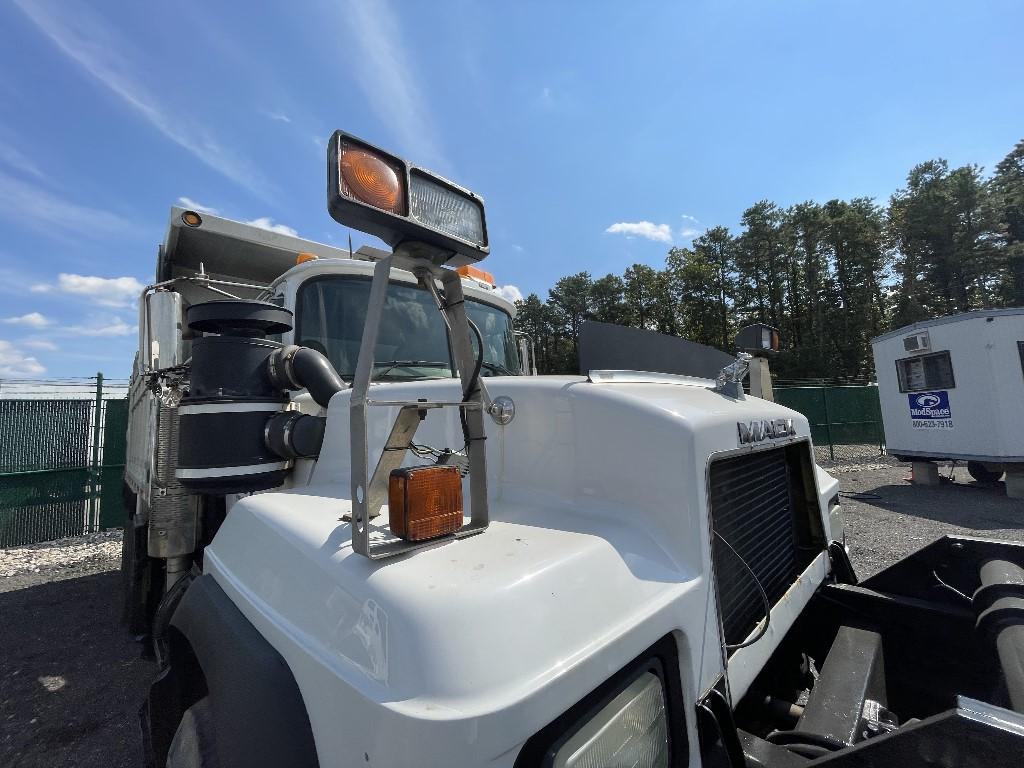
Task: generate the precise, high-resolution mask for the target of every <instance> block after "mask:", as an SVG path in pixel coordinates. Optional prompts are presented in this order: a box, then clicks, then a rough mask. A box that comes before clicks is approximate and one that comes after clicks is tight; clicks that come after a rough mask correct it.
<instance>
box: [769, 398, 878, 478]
mask: <svg viewBox="0 0 1024 768" xmlns="http://www.w3.org/2000/svg"><path fill="white" fill-rule="evenodd" d="M774 391H775V401H776V402H778V403H780V404H781V405H784V406H786V407H787V408H792V409H793V410H794V411H799V412H800V413H802V414H803V415H804V416H806V417H807V420H808V421H809V422H810V426H811V439H812V440H813V441H814V450H815V454H816V456H815V457H816V458H817V460H818V461H847V460H851V459H869V458H871V457H873V456H881V455H883V454H884V453H885V432H884V430H883V428H882V408H881V403H880V401H879V399H878V387H876V386H872V385H868V386H826V387H776V388H775V390H774Z"/></svg>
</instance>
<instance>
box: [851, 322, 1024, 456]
mask: <svg viewBox="0 0 1024 768" xmlns="http://www.w3.org/2000/svg"><path fill="white" fill-rule="evenodd" d="M871 345H872V349H873V351H874V357H875V371H876V373H877V376H878V395H879V398H880V400H881V406H882V421H883V424H884V426H885V442H886V448H887V451H888V453H889V454H890V455H893V456H899V457H906V458H908V459H909V458H916V459H934V460H941V459H957V460H966V461H975V462H984V463H993V464H1000V465H1006V464H1012V463H1017V462H1024V307H1016V308H1011V309H987V310H976V311H974V312H965V313H963V314H959V315H951V316H949V317H940V318H936V319H934V320H927V321H923V322H920V323H915V324H913V325H908V326H905V327H903V328H899V329H897V330H895V331H891V332H889V333H886V334H884V335H882V336H879V337H877V338H875V339H872V341H871Z"/></svg>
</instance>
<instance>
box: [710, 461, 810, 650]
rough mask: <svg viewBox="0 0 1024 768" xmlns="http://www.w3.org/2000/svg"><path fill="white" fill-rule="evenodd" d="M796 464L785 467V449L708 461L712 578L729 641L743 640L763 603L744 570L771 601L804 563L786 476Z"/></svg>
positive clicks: (757, 620) (789, 582)
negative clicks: (709, 464)
mask: <svg viewBox="0 0 1024 768" xmlns="http://www.w3.org/2000/svg"><path fill="white" fill-rule="evenodd" d="M797 466H799V464H797V465H796V466H792V467H791V465H790V462H789V461H788V460H787V452H786V449H785V448H777V449H774V450H768V451H761V452H758V453H748V454H744V455H742V456H735V457H733V458H728V459H720V460H718V461H715V462H713V463H712V464H711V476H710V491H711V496H710V503H711V524H712V528H713V530H714V532H715V534H717V535H714V534H713V535H712V542H713V552H714V558H715V579H716V585H717V588H718V600H719V606H720V610H721V612H722V623H723V626H724V628H725V642H726V643H727V644H729V645H735V644H737V643H741V642H743V640H744V639H745V638H746V637H747V635H749V634H750V632H751V631H752V630H753V629H754V627H755V626H756V625H757V623H758V622H759V621H760V620H761V619H762V618H764V601H763V600H762V598H761V593H760V590H758V588H757V583H756V582H755V581H754V579H753V578H752V577H751V574H750V571H751V570H752V571H753V572H754V574H755V575H756V576H757V580H758V581H760V582H761V586H762V587H764V590H765V592H767V594H768V599H769V601H770V602H771V604H772V605H774V604H775V603H776V602H778V601H779V599H780V598H781V597H782V596H783V595H784V594H785V593H786V590H787V589H789V587H790V585H792V584H793V582H794V581H796V577H797V575H798V573H797V569H798V567H799V568H803V567H805V566H806V565H807V563H806V562H802V561H803V560H805V558H804V557H803V556H802V555H801V554H800V550H799V549H798V547H797V531H796V520H795V515H794V499H793V490H792V488H793V485H792V483H791V479H790V472H791V471H795V470H796V467H797ZM722 539H725V541H727V542H729V545H728V546H727V545H726V544H725V543H723V541H722ZM730 547H731V549H730ZM733 550H735V551H733ZM740 558H742V561H741V560H740ZM744 562H745V563H746V564H747V566H749V567H750V570H747V568H746V567H745V566H744V565H743V563H744Z"/></svg>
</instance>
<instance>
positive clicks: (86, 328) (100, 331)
mask: <svg viewBox="0 0 1024 768" xmlns="http://www.w3.org/2000/svg"><path fill="white" fill-rule="evenodd" d="M64 330H65V332H66V333H68V334H71V335H73V336H130V335H132V334H134V333H135V331H136V326H134V325H129V324H128V323H126V322H125V321H124V320H122V319H121V318H119V317H110V318H103V319H101V320H99V321H98V322H95V323H92V324H91V325H69V326H67V328H65V329H64Z"/></svg>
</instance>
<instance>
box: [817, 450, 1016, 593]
mask: <svg viewBox="0 0 1024 768" xmlns="http://www.w3.org/2000/svg"><path fill="white" fill-rule="evenodd" d="M826 469H828V471H830V472H832V473H833V474H834V475H835V477H837V478H839V482H840V486H841V489H842V493H843V497H842V505H843V510H844V512H845V515H846V536H847V543H848V544H849V547H850V559H851V560H853V565H854V568H855V569H856V571H857V575H858V576H859V577H860V578H862V579H863V578H867V577H868V576H872V575H874V574H875V573H877V572H878V571H880V570H882V569H883V568H885V567H886V566H888V565H891V564H892V563H893V562H895V561H897V560H899V559H901V558H903V557H906V556H907V555H909V554H910V553H911V552H914V551H916V550H918V549H921V548H922V547H923V546H925V545H926V544H929V543H931V542H933V541H935V539H937V538H939V537H940V536H944V535H946V534H961V535H967V536H983V537H987V538H993V539H1003V540H1005V541H1024V500H1022V499H1008V498H1007V497H1006V488H1005V485H1004V484H1003V483H1002V482H1000V483H996V484H995V485H992V486H982V485H978V484H977V483H975V482H974V480H972V479H971V476H970V475H968V474H967V470H966V469H965V468H964V467H956V468H955V469H953V468H951V467H950V466H948V465H946V466H944V467H942V469H941V474H942V475H943V476H945V477H948V476H949V474H950V472H951V471H952V472H953V478H954V481H953V482H951V483H945V482H944V483H943V484H942V485H939V486H915V485H911V484H910V483H909V482H907V478H909V476H910V465H909V464H898V463H896V462H894V461H882V462H879V461H877V460H876V461H874V462H873V463H869V464H861V465H857V464H846V465H838V466H835V467H832V468H826Z"/></svg>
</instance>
